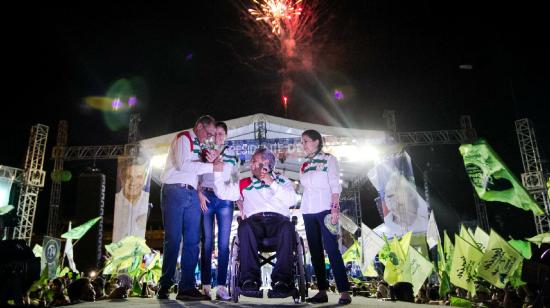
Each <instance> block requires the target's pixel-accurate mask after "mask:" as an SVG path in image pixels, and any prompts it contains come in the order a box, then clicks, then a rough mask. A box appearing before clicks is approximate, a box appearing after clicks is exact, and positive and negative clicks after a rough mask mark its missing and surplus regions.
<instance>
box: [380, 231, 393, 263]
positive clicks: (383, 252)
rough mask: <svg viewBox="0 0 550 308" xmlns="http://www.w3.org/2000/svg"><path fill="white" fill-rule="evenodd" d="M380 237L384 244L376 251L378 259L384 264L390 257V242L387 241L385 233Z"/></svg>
mask: <svg viewBox="0 0 550 308" xmlns="http://www.w3.org/2000/svg"><path fill="white" fill-rule="evenodd" d="M382 239H383V240H384V243H385V244H384V246H382V249H380V251H379V252H378V260H380V262H381V263H382V264H384V266H386V263H387V262H388V260H389V258H390V254H391V249H390V243H389V242H388V238H387V237H386V235H385V234H383V237H382Z"/></svg>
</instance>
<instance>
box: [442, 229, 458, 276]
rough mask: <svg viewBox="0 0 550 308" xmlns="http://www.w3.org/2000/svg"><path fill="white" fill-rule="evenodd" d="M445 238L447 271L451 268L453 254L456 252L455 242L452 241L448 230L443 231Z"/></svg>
mask: <svg viewBox="0 0 550 308" xmlns="http://www.w3.org/2000/svg"><path fill="white" fill-rule="evenodd" d="M443 236H444V237H443V238H444V243H443V244H444V251H445V264H446V266H447V271H448V270H449V269H450V268H451V260H452V259H453V252H454V250H455V246H454V245H453V241H451V238H450V237H449V235H448V234H447V231H446V230H443Z"/></svg>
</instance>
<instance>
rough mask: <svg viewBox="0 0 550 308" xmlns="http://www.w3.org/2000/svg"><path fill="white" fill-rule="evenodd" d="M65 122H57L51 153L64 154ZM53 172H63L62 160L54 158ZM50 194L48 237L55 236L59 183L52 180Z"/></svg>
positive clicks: (57, 222) (59, 193)
mask: <svg viewBox="0 0 550 308" xmlns="http://www.w3.org/2000/svg"><path fill="white" fill-rule="evenodd" d="M67 131H68V124H67V121H63V120H62V121H59V125H58V126H57V145H56V146H55V147H54V149H53V153H57V152H59V153H64V151H65V147H66V145H67ZM52 156H54V157H55V159H54V166H53V172H60V171H61V170H63V159H61V157H59V156H55V155H52ZM51 189H52V190H51V194H50V208H49V211H48V228H47V230H46V232H47V234H48V235H49V236H56V235H57V227H58V225H59V205H60V204H61V182H60V181H58V180H56V179H53V178H52V188H51Z"/></svg>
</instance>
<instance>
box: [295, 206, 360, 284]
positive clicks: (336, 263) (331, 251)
mask: <svg viewBox="0 0 550 308" xmlns="http://www.w3.org/2000/svg"><path fill="white" fill-rule="evenodd" d="M327 214H330V211H328V210H327V211H323V212H320V213H315V214H304V215H303V217H304V226H305V229H306V237H307V243H308V245H309V252H310V253H311V263H313V269H314V270H315V275H316V276H317V285H318V286H319V290H327V289H328V281H327V274H326V268H325V254H324V252H323V249H324V250H325V251H326V252H327V254H328V259H329V261H330V267H331V268H332V273H333V275H334V279H335V280H336V287H337V288H338V291H340V292H347V291H349V289H350V286H349V282H348V276H347V274H346V267H345V266H344V261H343V260H342V254H341V253H340V250H338V241H337V238H336V235H334V234H332V233H330V231H329V230H328V229H327V227H325V222H324V219H325V216H326V215H327Z"/></svg>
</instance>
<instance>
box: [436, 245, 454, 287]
mask: <svg viewBox="0 0 550 308" xmlns="http://www.w3.org/2000/svg"><path fill="white" fill-rule="evenodd" d="M437 274H438V278H439V296H441V297H444V296H445V295H446V294H447V293H449V292H450V291H451V282H450V281H449V267H448V266H447V262H446V261H445V253H444V252H443V246H442V245H441V241H440V240H438V241H437Z"/></svg>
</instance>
